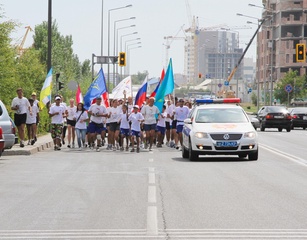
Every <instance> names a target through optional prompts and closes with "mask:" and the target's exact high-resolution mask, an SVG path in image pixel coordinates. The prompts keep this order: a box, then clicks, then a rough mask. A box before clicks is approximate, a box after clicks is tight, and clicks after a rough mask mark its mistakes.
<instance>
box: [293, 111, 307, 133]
mask: <svg viewBox="0 0 307 240" xmlns="http://www.w3.org/2000/svg"><path fill="white" fill-rule="evenodd" d="M290 114H291V117H292V129H293V128H295V127H301V128H303V129H304V130H305V129H306V127H307V107H298V108H293V109H292V111H291V112H290Z"/></svg>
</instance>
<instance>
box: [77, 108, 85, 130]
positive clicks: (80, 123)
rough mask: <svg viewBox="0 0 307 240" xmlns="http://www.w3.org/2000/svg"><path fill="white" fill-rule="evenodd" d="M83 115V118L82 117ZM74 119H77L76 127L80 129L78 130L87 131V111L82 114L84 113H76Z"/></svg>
mask: <svg viewBox="0 0 307 240" xmlns="http://www.w3.org/2000/svg"><path fill="white" fill-rule="evenodd" d="M80 115H81V116H80ZM74 118H76V121H77V120H78V121H77V122H76V126H75V128H78V129H86V122H85V120H86V119H88V114H87V112H86V111H84V112H83V113H82V111H78V112H76V113H75V115H74Z"/></svg>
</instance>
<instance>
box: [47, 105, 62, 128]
mask: <svg viewBox="0 0 307 240" xmlns="http://www.w3.org/2000/svg"><path fill="white" fill-rule="evenodd" d="M56 112H58V113H59V114H58V115H54V116H52V117H51V123H52V124H63V114H64V112H65V108H64V106H63V105H60V106H57V105H52V106H51V107H50V110H49V113H50V114H54V113H56Z"/></svg>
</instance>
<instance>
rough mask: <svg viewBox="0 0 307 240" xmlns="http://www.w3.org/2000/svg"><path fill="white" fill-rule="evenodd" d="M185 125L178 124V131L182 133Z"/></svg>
mask: <svg viewBox="0 0 307 240" xmlns="http://www.w3.org/2000/svg"><path fill="white" fill-rule="evenodd" d="M182 129H183V125H177V126H176V133H182Z"/></svg>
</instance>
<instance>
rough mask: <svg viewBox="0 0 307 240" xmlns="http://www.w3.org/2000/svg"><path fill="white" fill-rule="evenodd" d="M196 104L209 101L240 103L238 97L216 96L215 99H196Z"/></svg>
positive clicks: (208, 102)
mask: <svg viewBox="0 0 307 240" xmlns="http://www.w3.org/2000/svg"><path fill="white" fill-rule="evenodd" d="M195 102H196V103H197V104H210V103H240V98H217V99H210V98H208V99H196V101H195Z"/></svg>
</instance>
